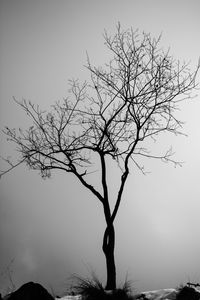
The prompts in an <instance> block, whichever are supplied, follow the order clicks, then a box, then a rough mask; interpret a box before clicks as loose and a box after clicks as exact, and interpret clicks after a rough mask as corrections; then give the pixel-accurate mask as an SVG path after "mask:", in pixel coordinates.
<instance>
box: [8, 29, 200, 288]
mask: <svg viewBox="0 0 200 300" xmlns="http://www.w3.org/2000/svg"><path fill="white" fill-rule="evenodd" d="M104 40H105V45H106V46H107V48H108V49H109V51H110V53H111V59H110V61H109V62H108V63H107V64H106V65H105V66H104V67H95V66H93V65H92V64H91V62H90V60H89V58H88V60H87V66H86V67H87V69H88V70H89V72H90V75H91V81H90V84H89V83H86V82H85V83H83V84H80V83H79V82H78V81H77V80H72V81H70V91H69V92H70V96H71V97H70V98H67V99H66V100H64V101H63V103H60V102H57V103H55V105H53V107H52V110H51V111H50V112H45V111H41V110H40V108H39V106H35V105H33V104H32V103H31V102H27V101H22V102H19V101H17V100H15V101H16V102H17V103H18V104H19V105H20V106H21V108H22V109H23V110H24V111H25V112H26V113H27V114H28V116H29V117H30V118H31V119H32V124H33V125H32V126H31V127H29V128H28V129H26V130H21V129H19V130H18V131H17V130H15V129H9V128H6V129H5V130H4V133H5V134H6V135H7V136H8V138H9V139H10V140H11V141H12V142H14V143H15V144H16V145H17V150H18V152H19V154H20V157H19V160H18V162H17V163H16V164H14V163H12V162H11V161H10V160H9V159H8V160H7V162H8V163H9V164H10V168H9V169H8V170H7V171H4V172H2V174H5V173H6V172H8V171H10V170H11V169H13V168H14V167H15V166H17V165H19V164H21V163H22V162H25V163H26V164H27V165H28V167H30V168H31V169H34V170H39V171H40V172H41V175H42V177H44V178H46V177H49V176H50V174H51V171H52V170H63V171H64V172H67V173H71V174H73V175H75V176H76V177H77V178H78V180H79V181H80V183H81V184H82V185H83V186H85V187H86V188H87V189H88V190H90V191H91V192H92V194H93V195H94V196H96V198H97V199H98V200H99V201H100V202H101V204H102V206H103V211H104V215H105V221H106V229H105V233H104V237H103V247H102V248H103V252H104V254H105V258H106V266H107V283H106V287H105V288H106V289H115V288H116V268H115V259H114V248H115V230H114V220H115V218H116V215H117V212H118V209H119V206H120V203H121V200H122V194H123V191H124V187H125V183H126V181H127V178H128V175H129V168H130V163H131V161H132V162H133V165H136V166H137V167H138V168H139V169H140V170H141V171H142V172H143V167H142V166H141V165H140V163H139V161H138V157H141V156H142V157H147V158H157V159H160V160H162V161H165V162H171V163H173V164H175V165H176V164H179V163H178V162H176V161H174V160H173V158H172V154H173V153H172V150H171V149H169V150H167V151H165V153H164V154H161V155H160V156H157V155H156V154H155V153H152V152H151V151H150V150H151V149H150V148H149V147H148V148H147V146H148V143H147V142H148V140H149V139H151V138H152V139H157V137H158V136H159V134H161V133H163V132H168V133H171V134H174V135H178V134H181V127H182V122H181V121H180V120H178V119H177V118H176V115H175V113H176V110H177V108H178V105H179V102H181V101H183V100H185V99H188V98H191V97H192V94H191V92H192V90H193V89H195V88H196V86H197V84H196V82H195V79H196V75H197V72H198V69H199V67H200V64H199V63H198V65H197V67H196V69H195V71H193V72H191V71H190V69H189V68H188V64H187V63H180V62H179V61H178V60H176V59H174V58H173V57H172V56H170V53H169V51H164V50H163V49H162V48H160V37H159V38H157V39H155V38H152V37H151V35H150V34H147V33H142V34H139V32H138V31H133V30H132V29H130V30H126V31H123V30H122V29H121V27H120V24H118V26H117V30H116V34H115V35H113V36H109V35H108V34H107V32H105V33H104ZM94 157H95V159H94ZM97 158H98V160H97ZM109 159H113V160H114V162H115V163H116V165H117V166H118V167H119V168H120V170H121V174H120V181H119V186H116V190H117V193H116V199H115V205H114V207H113V209H111V206H110V197H109V185H108V178H107V168H108V163H109ZM96 163H97V165H98V167H99V166H100V167H99V174H100V181H99V186H98V187H95V186H94V185H93V184H91V181H90V180H89V179H91V177H90V176H89V174H90V172H92V170H94V166H95V164H96Z"/></svg>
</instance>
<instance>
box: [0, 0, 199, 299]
mask: <svg viewBox="0 0 200 300" xmlns="http://www.w3.org/2000/svg"><path fill="white" fill-rule="evenodd" d="M199 11H200V3H199V1H198V0H190V1H188V0H185V1H182V0H180V1H179V0H173V1H172V0H169V1H167V2H166V1H162V0H150V1H149V0H123V1H119V0H109V1H107V0H101V1H96V0H83V1H77V0H73V1H72V0H69V1H68V0H59V1H53V0H34V1H31V0H0V129H1V130H2V129H3V128H4V126H9V127H11V128H13V127H22V128H26V126H28V125H29V121H28V119H27V117H26V115H25V114H24V113H23V111H21V110H20V108H19V107H18V106H17V105H16V104H15V103H14V102H13V96H14V97H15V98H17V99H18V100H21V99H27V100H31V101H32V102H33V103H35V104H39V105H40V106H41V108H43V109H47V110H48V108H49V107H50V105H52V104H53V103H54V102H55V101H57V100H62V99H64V98H66V97H67V95H68V88H69V86H68V79H70V78H79V79H80V80H82V81H84V80H89V73H88V71H87V70H86V68H85V67H84V65H85V64H86V58H87V56H86V53H88V54H89V57H90V59H91V62H92V63H94V64H95V65H97V66H98V65H103V64H104V63H105V62H106V59H107V55H108V50H107V49H106V48H105V45H104V40H103V32H104V29H106V30H107V31H108V32H110V33H111V34H113V33H114V32H115V30H116V25H117V22H118V21H119V22H120V23H121V26H122V27H123V28H124V29H128V28H130V27H132V28H133V29H137V28H138V29H139V30H140V32H142V31H145V32H150V33H151V34H152V36H155V37H157V36H158V35H159V34H160V33H162V40H161V45H162V46H163V47H164V48H165V49H168V47H170V51H171V54H172V55H174V57H175V58H178V59H180V60H185V61H191V67H192V68H193V67H194V66H195V65H196V64H197V61H198V57H199V56H200V40H199V28H200V18H199ZM198 79H200V76H198ZM199 111H200V97H199V94H197V97H196V98H195V99H193V100H189V101H186V102H185V103H182V105H181V110H180V111H179V112H178V116H179V118H180V119H181V120H183V121H185V125H184V132H185V133H186V134H187V137H184V136H177V137H175V138H174V137H171V136H166V138H165V137H164V138H162V139H161V141H160V143H158V149H159V150H161V151H165V150H166V147H168V146H171V145H172V146H173V150H174V151H175V158H176V159H177V160H179V161H184V164H183V166H182V167H180V168H178V167H177V168H174V167H173V166H172V165H170V164H163V163H161V162H159V161H155V160H154V161H152V160H148V161H146V162H145V168H146V170H147V171H149V173H148V175H145V176H144V175H143V174H141V172H140V171H139V170H137V169H135V168H134V167H132V168H131V174H130V176H129V179H128V182H127V185H126V188H125V190H124V195H123V199H122V203H121V207H120V210H119V213H118V216H117V219H116V222H115V226H116V251H115V253H116V255H115V256H116V267H117V280H118V283H123V281H124V280H125V278H126V276H128V279H130V280H132V282H133V287H134V288H135V289H137V290H139V291H144V290H151V289H152V290H153V289H159V288H168V287H176V286H178V285H179V284H181V283H185V282H187V281H189V280H191V281H192V282H200V263H199V253H200V240H199V236H200V218H199V211H200V184H199V167H200V156H199V152H200V133H199V130H198V128H199V124H200V123H199V122H200V121H199ZM0 139H1V142H0V143H1V144H0V145H1V147H0V154H1V156H4V157H5V156H7V155H11V156H12V157H13V158H16V157H17V153H16V151H15V148H14V145H12V144H10V143H9V142H7V140H6V138H5V136H4V135H3V134H2V132H1V134H0ZM0 166H1V167H0V169H2V168H4V167H5V165H4V163H3V161H1V162H0ZM112 174H113V171H112ZM114 174H116V175H115V176H117V174H118V171H117V170H116V172H114ZM112 176H113V175H112ZM114 179H115V178H114ZM104 229H105V221H104V215H103V209H102V207H101V205H100V203H99V202H98V201H97V200H96V199H95V198H94V196H93V195H92V194H90V193H89V192H88V191H87V190H86V189H85V188H84V187H82V186H81V185H80V184H79V183H78V182H77V180H76V178H74V177H73V176H70V175H68V174H64V173H61V172H57V173H53V175H52V177H51V179H47V180H42V179H41V177H40V176H39V174H38V172H37V171H30V170H29V169H27V168H26V166H24V165H21V166H19V167H18V168H16V169H14V170H13V171H12V172H10V173H8V174H6V176H4V177H2V178H1V180H0V241H1V243H0V292H2V294H5V293H6V291H8V289H9V288H12V286H13V285H14V286H15V287H16V288H18V287H19V286H20V285H22V284H23V283H25V282H28V281H35V282H39V283H41V284H43V285H44V286H45V287H46V288H48V290H50V291H52V290H53V291H54V292H55V293H57V294H62V293H64V292H65V290H66V288H67V287H68V285H69V281H70V280H69V278H70V276H71V275H72V274H78V275H80V276H90V274H91V271H94V272H95V273H96V274H97V276H98V277H99V279H100V280H102V282H103V283H104V282H105V274H106V267H105V259H104V255H103V253H102V249H101V245H102V238H103V232H104Z"/></svg>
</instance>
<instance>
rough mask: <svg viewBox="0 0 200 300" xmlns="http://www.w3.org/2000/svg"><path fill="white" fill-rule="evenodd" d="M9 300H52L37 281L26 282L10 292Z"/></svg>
mask: <svg viewBox="0 0 200 300" xmlns="http://www.w3.org/2000/svg"><path fill="white" fill-rule="evenodd" d="M9 300H54V298H53V297H52V296H51V295H50V294H49V293H48V291H47V290H46V289H45V288H44V287H43V286H42V285H40V284H39V283H34V282H28V283H25V284H23V285H22V286H21V287H20V288H19V289H18V290H17V291H15V292H14V293H12V294H11V295H10V297H9Z"/></svg>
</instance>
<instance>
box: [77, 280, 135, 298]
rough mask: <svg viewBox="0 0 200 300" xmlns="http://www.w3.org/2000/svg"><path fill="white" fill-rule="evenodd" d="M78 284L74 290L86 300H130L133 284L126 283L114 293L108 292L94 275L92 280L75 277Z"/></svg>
mask: <svg viewBox="0 0 200 300" xmlns="http://www.w3.org/2000/svg"><path fill="white" fill-rule="evenodd" d="M74 279H75V280H76V282H77V283H76V284H75V285H74V287H73V288H74V290H75V291H76V293H77V294H81V295H82V297H83V299H84V300H130V299H132V296H131V283H130V282H129V281H127V280H126V281H125V283H124V285H123V286H122V287H121V288H118V289H116V290H114V291H106V290H105V289H104V287H103V285H102V283H101V282H100V281H99V279H98V278H97V277H96V276H95V275H94V274H93V275H92V278H91V279H90V278H83V277H79V276H74Z"/></svg>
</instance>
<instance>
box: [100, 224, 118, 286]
mask: <svg viewBox="0 0 200 300" xmlns="http://www.w3.org/2000/svg"><path fill="white" fill-rule="evenodd" d="M114 248H115V229H114V226H113V224H110V225H108V226H107V228H106V230H105V233H104V238H103V252H104V254H105V257H106V268H107V283H106V287H105V289H106V290H115V289H116V268H115V257H114Z"/></svg>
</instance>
